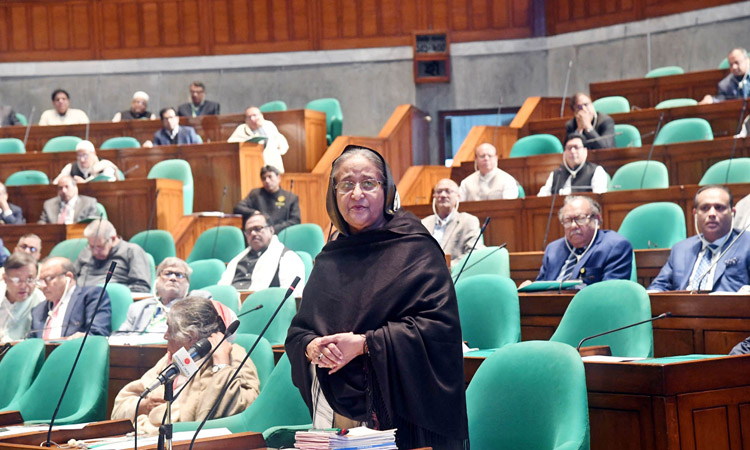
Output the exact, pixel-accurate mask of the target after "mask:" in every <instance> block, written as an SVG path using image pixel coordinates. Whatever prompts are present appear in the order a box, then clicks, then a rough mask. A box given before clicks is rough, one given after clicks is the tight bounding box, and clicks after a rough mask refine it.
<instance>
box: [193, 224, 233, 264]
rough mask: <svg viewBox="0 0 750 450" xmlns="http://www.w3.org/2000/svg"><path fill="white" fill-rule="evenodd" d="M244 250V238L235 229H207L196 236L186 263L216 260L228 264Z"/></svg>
mask: <svg viewBox="0 0 750 450" xmlns="http://www.w3.org/2000/svg"><path fill="white" fill-rule="evenodd" d="M243 250H245V236H244V235H243V234H242V231H241V230H240V229H239V228H237V227H232V226H226V225H222V226H219V227H213V228H209V229H208V230H206V231H204V232H203V233H201V234H200V236H198V239H197V240H196V241H195V245H194V246H193V250H191V251H190V255H189V256H188V258H187V259H186V261H187V262H193V261H198V260H199V259H210V258H216V259H219V260H221V261H224V263H228V262H229V261H231V260H232V258H234V257H235V256H237V255H238V254H239V253H240V252H241V251H243Z"/></svg>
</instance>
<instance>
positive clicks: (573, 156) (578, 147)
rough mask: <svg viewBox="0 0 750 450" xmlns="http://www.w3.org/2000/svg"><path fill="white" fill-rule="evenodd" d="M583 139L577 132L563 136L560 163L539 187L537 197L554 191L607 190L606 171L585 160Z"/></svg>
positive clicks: (564, 193) (596, 191) (566, 193)
mask: <svg viewBox="0 0 750 450" xmlns="http://www.w3.org/2000/svg"><path fill="white" fill-rule="evenodd" d="M584 139H585V138H584V136H583V135H582V134H580V133H577V132H576V133H572V134H569V135H568V136H567V137H566V138H565V145H564V146H565V149H564V150H563V157H562V164H560V167H558V168H557V169H555V170H553V171H552V172H550V174H549V177H548V178H547V181H546V182H545V183H544V186H542V187H541V189H539V193H538V194H537V195H538V196H539V197H548V196H550V195H552V193H554V192H557V194H558V195H568V194H571V193H576V192H593V193H595V194H601V193H604V192H607V184H608V183H609V178H608V177H607V172H605V171H604V168H603V167H602V166H600V165H598V164H594V163H592V162H591V161H587V160H586V159H587V158H588V149H587V148H586V146H585V145H584Z"/></svg>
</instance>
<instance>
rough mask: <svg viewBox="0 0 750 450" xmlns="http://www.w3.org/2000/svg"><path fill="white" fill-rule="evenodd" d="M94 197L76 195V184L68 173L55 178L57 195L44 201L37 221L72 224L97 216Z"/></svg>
mask: <svg viewBox="0 0 750 450" xmlns="http://www.w3.org/2000/svg"><path fill="white" fill-rule="evenodd" d="M96 203H97V202H96V199H95V198H94V197H89V196H87V195H78V185H76V182H75V180H74V179H73V177H71V176H70V175H64V176H62V177H60V178H58V180H57V197H54V198H51V199H49V200H46V201H45V202H44V205H43V206H42V216H41V217H40V218H39V223H64V224H72V223H76V222H80V221H81V220H84V219H88V218H91V217H98V216H99V212H98V210H97V209H96Z"/></svg>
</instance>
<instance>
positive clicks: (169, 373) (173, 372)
mask: <svg viewBox="0 0 750 450" xmlns="http://www.w3.org/2000/svg"><path fill="white" fill-rule="evenodd" d="M209 351H211V343H210V342H208V339H206V338H203V339H201V340H199V341H198V342H196V343H195V345H193V346H192V347H190V350H188V354H189V355H190V358H191V359H192V360H193V361H197V360H199V359H201V358H203V357H204V356H206V355H207V354H208V352H209ZM179 374H180V368H179V366H178V365H177V364H175V363H172V364H170V365H168V366H167V367H166V368H165V369H164V370H162V371H161V373H160V374H159V375H158V376H157V377H156V380H155V381H154V382H153V383H151V384H150V385H149V386H148V387H147V388H146V389H144V390H143V392H141V398H143V397H145V396H147V395H148V394H149V393H151V392H152V391H153V390H154V389H156V388H158V387H159V386H161V385H162V384H166V383H167V382H168V381H171V380H173V379H174V378H175V377H176V376H177V375H179Z"/></svg>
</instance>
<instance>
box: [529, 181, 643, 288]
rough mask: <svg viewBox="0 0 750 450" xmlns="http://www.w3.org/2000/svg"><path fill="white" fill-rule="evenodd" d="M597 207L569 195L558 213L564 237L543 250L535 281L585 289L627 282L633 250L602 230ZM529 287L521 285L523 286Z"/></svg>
mask: <svg viewBox="0 0 750 450" xmlns="http://www.w3.org/2000/svg"><path fill="white" fill-rule="evenodd" d="M601 211H602V210H601V207H600V206H599V203H597V202H596V201H595V200H593V199H591V198H589V197H584V196H580V195H570V196H568V197H566V198H565V203H564V204H563V207H562V208H561V209H560V213H559V218H560V223H562V225H563V228H564V229H565V237H562V238H560V239H558V240H556V241H554V242H552V243H550V244H549V245H548V246H547V248H546V249H545V250H544V259H543V260H542V268H541V270H540V271H539V275H538V276H537V277H536V280H537V281H566V280H573V279H580V280H582V282H583V283H584V284H586V285H589V284H593V283H598V282H599V281H604V280H629V279H630V272H631V270H632V267H633V246H632V245H630V242H628V240H627V239H625V238H624V237H622V236H620V235H619V234H617V233H616V232H614V231H611V230H602V229H600V228H599V226H600V225H601V223H602V212H601ZM526 284H528V283H526V282H525V283H522V284H521V286H524V285H526Z"/></svg>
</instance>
